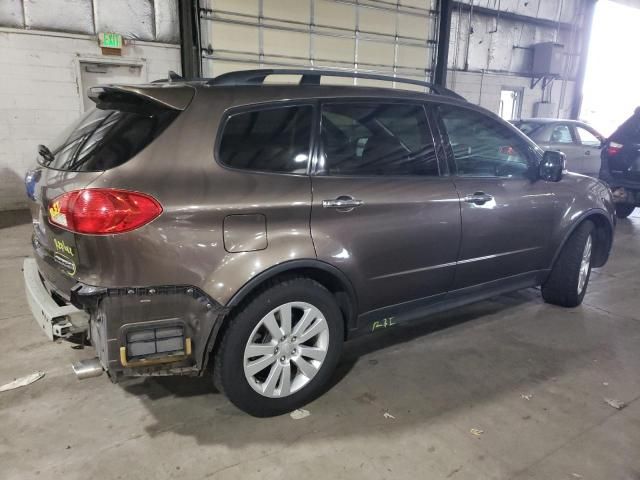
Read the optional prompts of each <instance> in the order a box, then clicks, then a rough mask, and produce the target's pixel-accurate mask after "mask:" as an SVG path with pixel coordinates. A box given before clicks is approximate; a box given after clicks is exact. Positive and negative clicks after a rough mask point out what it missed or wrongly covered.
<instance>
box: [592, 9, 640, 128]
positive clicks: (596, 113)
mask: <svg viewBox="0 0 640 480" xmlns="http://www.w3.org/2000/svg"><path fill="white" fill-rule="evenodd" d="M638 25H640V8H634V7H630V6H626V5H623V4H621V3H619V2H616V1H612V0H600V1H599V2H598V3H597V4H596V11H595V15H594V21H593V27H592V33H591V42H590V46H589V60H588V64H587V74H586V77H585V86H584V102H583V105H582V112H581V118H582V119H584V120H586V121H588V122H589V123H591V124H592V125H593V126H594V127H596V128H597V129H598V130H599V131H601V132H602V133H603V134H604V135H610V134H611V133H612V132H613V131H614V130H615V128H616V127H617V126H618V125H619V124H621V123H622V122H623V121H624V120H625V119H626V118H628V117H629V116H630V115H631V114H632V113H633V111H634V109H635V108H636V107H638V106H640V89H638V86H637V85H638V78H640V64H639V63H638V62H637V60H636V54H635V51H634V49H635V46H636V45H640V29H638Z"/></svg>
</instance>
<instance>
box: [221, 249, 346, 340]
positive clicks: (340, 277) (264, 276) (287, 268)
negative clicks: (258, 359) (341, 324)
mask: <svg viewBox="0 0 640 480" xmlns="http://www.w3.org/2000/svg"><path fill="white" fill-rule="evenodd" d="M300 270H318V271H321V272H324V273H326V274H329V275H331V276H332V277H333V278H334V279H335V280H337V281H338V283H339V284H340V285H341V286H342V287H343V288H344V290H345V292H346V293H347V295H348V296H349V301H350V303H351V312H350V315H349V318H348V319H346V320H347V323H348V324H349V327H351V326H352V325H351V322H353V321H355V318H356V317H357V312H358V308H357V305H358V297H357V295H356V291H355V289H354V287H353V285H352V283H351V281H350V280H349V278H348V277H347V276H346V275H345V274H344V273H343V272H342V271H341V270H340V269H339V268H337V267H335V266H333V265H331V264H329V263H326V262H323V261H321V260H316V259H299V260H288V261H286V262H282V263H279V264H278V265H274V266H273V267H270V268H268V269H267V270H264V271H262V272H260V273H259V274H258V275H256V276H255V277H253V278H252V279H251V280H249V281H248V282H247V283H245V284H244V285H243V286H242V287H240V288H239V289H238V291H237V292H236V293H235V294H234V295H233V296H232V297H231V299H230V300H229V301H228V302H227V303H226V305H225V307H227V308H228V309H232V308H233V307H235V306H237V305H238V304H240V302H242V300H244V299H245V298H246V297H247V296H248V295H250V294H251V292H253V291H254V290H255V289H256V288H258V287H259V286H260V285H262V284H263V283H264V282H265V281H267V280H269V279H271V278H274V277H276V276H277V275H282V274H285V273H293V272H295V271H300Z"/></svg>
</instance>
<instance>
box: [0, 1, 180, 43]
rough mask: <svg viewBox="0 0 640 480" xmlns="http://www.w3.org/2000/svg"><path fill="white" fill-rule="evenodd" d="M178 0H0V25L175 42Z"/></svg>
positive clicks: (176, 38) (177, 31) (176, 37)
mask: <svg viewBox="0 0 640 480" xmlns="http://www.w3.org/2000/svg"><path fill="white" fill-rule="evenodd" d="M177 1H178V0H1V1H0V26H3V27H14V28H28V29H33V30H50V31H51V30H52V31H60V32H69V33H82V34H88V35H95V34H97V33H98V32H118V33H121V34H122V35H123V36H124V37H125V38H132V39H136V40H147V41H156V42H167V43H177V42H178V40H179V30H178V10H177Z"/></svg>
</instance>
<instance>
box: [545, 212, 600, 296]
mask: <svg viewBox="0 0 640 480" xmlns="http://www.w3.org/2000/svg"><path fill="white" fill-rule="evenodd" d="M593 232H594V225H593V223H592V222H590V221H589V220H587V221H585V222H582V224H580V226H578V228H577V229H576V230H575V231H574V232H573V233H572V234H571V237H569V240H567V243H566V244H565V245H564V247H563V248H562V251H561V252H560V256H559V257H558V259H557V260H556V263H555V265H554V266H553V269H552V270H551V274H550V275H549V278H548V279H547V281H546V282H545V283H544V284H543V285H542V298H544V300H545V302H547V303H552V304H554V305H560V306H562V307H577V306H578V305H580V304H581V303H582V299H583V298H584V295H585V293H586V291H587V285H588V284H589V277H590V276H591V259H592V256H593V247H594V244H593V239H594V235H593Z"/></svg>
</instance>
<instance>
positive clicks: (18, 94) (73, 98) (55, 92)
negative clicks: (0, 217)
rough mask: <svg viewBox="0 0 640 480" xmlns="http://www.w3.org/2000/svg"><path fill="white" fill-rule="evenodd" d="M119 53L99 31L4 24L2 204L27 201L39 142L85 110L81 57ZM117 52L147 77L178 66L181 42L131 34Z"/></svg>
mask: <svg viewBox="0 0 640 480" xmlns="http://www.w3.org/2000/svg"><path fill="white" fill-rule="evenodd" d="M117 58H118V57H115V58H114V57H113V56H103V55H102V54H101V51H100V48H99V47H98V41H97V38H96V37H95V36H90V35H77V34H68V33H56V32H44V31H33V30H23V29H12V28H0V210H12V209H19V208H23V207H25V206H26V197H25V193H24V184H23V178H24V174H25V172H26V171H27V170H28V169H29V168H32V167H33V166H34V165H35V158H36V153H35V152H36V147H37V145H38V144H39V143H43V144H47V143H48V142H50V141H51V140H53V139H54V138H55V137H56V136H57V134H58V133H59V132H61V131H62V130H63V129H64V128H65V127H66V126H67V125H68V124H69V123H71V122H72V121H73V120H74V119H75V118H77V117H78V115H79V114H80V113H81V111H82V95H81V94H80V90H79V89H80V70H79V68H78V62H79V61H80V60H83V59H85V60H93V61H96V60H98V61H100V60H103V61H104V60H106V61H118V60H117ZM119 58H120V59H121V60H122V61H125V62H135V63H140V64H142V65H143V69H144V70H145V72H146V76H147V80H149V81H151V80H155V79H158V78H166V76H167V72H168V71H169V70H174V71H176V72H180V48H179V46H178V45H173V44H165V43H153V42H144V41H140V40H130V41H129V43H128V44H127V45H125V47H124V49H123V54H122V57H119Z"/></svg>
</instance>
